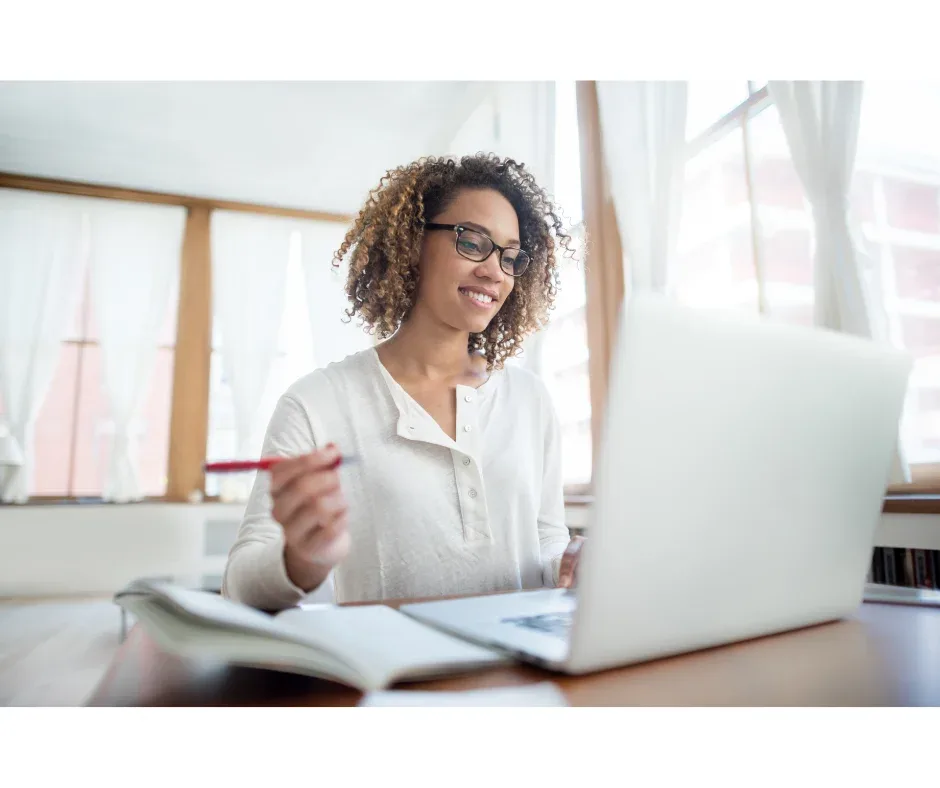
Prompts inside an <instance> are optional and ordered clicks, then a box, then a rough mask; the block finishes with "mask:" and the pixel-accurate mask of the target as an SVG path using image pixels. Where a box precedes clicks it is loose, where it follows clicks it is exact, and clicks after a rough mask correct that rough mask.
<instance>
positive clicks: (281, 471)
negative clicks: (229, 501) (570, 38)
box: [270, 444, 350, 591]
mask: <svg viewBox="0 0 940 788" xmlns="http://www.w3.org/2000/svg"><path fill="white" fill-rule="evenodd" d="M339 459H340V453H339V450H338V449H337V448H336V447H335V446H333V445H332V444H330V445H328V446H327V447H326V448H325V449H322V450H320V451H314V452H311V453H310V454H304V455H302V456H300V457H291V458H289V459H286V460H282V461H281V462H278V463H277V464H276V465H274V466H272V468H271V471H270V473H271V500H272V503H273V507H272V515H273V517H274V519H275V520H277V522H279V523H280V524H281V525H282V526H283V528H284V564H285V566H286V568H287V574H288V576H289V577H290V580H291V582H292V583H293V584H294V585H296V586H298V587H299V588H302V589H303V590H304V591H312V590H313V589H315V588H317V587H318V586H319V585H320V584H321V583H322V582H323V581H324V580H326V578H327V575H329V573H330V570H331V569H332V568H333V567H334V566H336V565H337V564H338V563H339V562H340V561H342V560H343V559H344V558H346V556H347V555H348V554H349V546H350V540H349V530H348V522H347V517H346V515H347V511H348V506H347V504H346V499H345V498H344V497H343V491H342V490H341V489H340V484H339V473H337V471H336V467H337V463H338V461H339Z"/></svg>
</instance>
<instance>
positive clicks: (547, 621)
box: [502, 612, 572, 638]
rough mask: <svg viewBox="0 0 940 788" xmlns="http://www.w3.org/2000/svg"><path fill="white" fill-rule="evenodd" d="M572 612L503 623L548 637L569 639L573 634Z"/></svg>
mask: <svg viewBox="0 0 940 788" xmlns="http://www.w3.org/2000/svg"><path fill="white" fill-rule="evenodd" d="M571 621H572V614H571V612H567V613H540V614H539V615H537V616H519V617H517V618H504V619H503V620H502V623H504V624H513V625H514V626H517V627H523V628H524V629H532V630H535V631H536V632H542V633H544V634H546V635H554V636H555V637H560V638H567V637H568V634H569V633H570V632H571Z"/></svg>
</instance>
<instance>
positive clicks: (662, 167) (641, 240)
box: [597, 82, 688, 293]
mask: <svg viewBox="0 0 940 788" xmlns="http://www.w3.org/2000/svg"><path fill="white" fill-rule="evenodd" d="M687 98H688V85H687V83H686V82H598V83H597V100H598V106H599V110H600V124H601V137H602V139H603V147H604V161H605V164H606V171H607V178H608V185H609V190H610V194H611V197H612V198H613V201H614V207H615V209H616V213H617V226H618V229H619V231H620V238H621V242H622V245H623V250H624V258H625V265H626V269H625V271H626V273H628V274H629V276H627V277H625V281H626V282H627V283H628V288H633V289H634V290H644V291H646V290H651V291H654V292H658V293H669V292H670V288H671V285H672V282H671V271H670V258H671V256H672V252H673V250H674V248H675V238H676V234H677V230H678V226H679V218H680V214H681V206H682V180H683V172H684V170H685V118H686V105H687Z"/></svg>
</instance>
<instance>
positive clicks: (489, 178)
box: [333, 153, 573, 368]
mask: <svg viewBox="0 0 940 788" xmlns="http://www.w3.org/2000/svg"><path fill="white" fill-rule="evenodd" d="M462 189H493V190H495V191H497V192H499V193H500V194H502V195H503V196H504V197H505V198H506V199H507V200H508V201H509V203H510V204H511V205H512V207H513V208H514V209H515V211H516V216H517V217H518V220H519V233H520V241H521V245H522V248H523V249H525V250H526V252H527V253H528V254H529V257H530V258H531V262H530V263H529V267H528V269H527V270H526V272H525V273H524V274H523V275H522V276H521V277H519V278H518V279H517V280H516V282H515V286H514V287H513V289H512V292H511V294H510V295H509V297H508V299H507V300H506V302H505V303H504V304H503V306H502V308H501V309H500V310H499V312H497V313H496V315H495V316H494V318H493V319H492V320H491V321H490V323H489V325H488V326H487V328H486V330H485V331H483V332H482V333H479V334H471V335H470V339H469V342H468V350H469V351H470V352H482V353H483V355H484V356H485V358H486V363H487V366H488V367H490V368H499V367H501V366H502V365H503V363H504V362H505V360H506V359H508V358H510V357H512V356H514V355H516V354H517V353H518V352H519V350H520V349H521V343H522V341H523V339H525V337H526V336H527V335H528V334H530V333H532V332H534V331H537V330H539V329H540V328H542V327H543V326H544V325H545V324H546V323H547V321H548V315H549V312H550V310H551V309H552V307H553V305H554V300H555V295H556V293H557V290H558V282H559V275H558V267H557V263H556V258H555V244H556V240H557V242H558V244H559V245H560V246H561V247H563V249H564V250H565V251H566V252H568V253H572V252H573V249H572V248H571V245H570V244H571V236H570V235H569V234H568V233H567V232H566V231H565V223H564V221H563V218H562V217H563V214H562V213H561V211H560V210H559V209H558V208H557V207H556V206H555V204H554V203H553V202H552V199H551V198H550V197H549V195H548V194H547V193H546V192H545V191H544V190H542V189H541V188H540V187H539V186H538V184H537V183H536V182H535V179H534V178H533V177H532V175H531V173H529V172H528V171H527V170H526V169H525V165H523V164H520V163H517V162H516V161H514V160H513V159H501V158H500V157H498V156H496V155H493V154H482V153H481V154H476V155H474V156H464V157H462V158H460V159H459V160H458V159H455V158H453V157H442V158H438V157H426V158H423V159H419V160H418V161H416V162H414V163H413V164H409V165H408V166H405V167H399V168H397V169H394V170H389V171H388V172H386V173H385V175H384V177H383V178H382V179H381V180H380V181H379V185H378V186H377V187H376V188H375V189H373V190H372V191H371V192H370V193H369V197H368V199H367V200H366V202H365V205H364V206H363V208H362V210H361V211H360V212H359V215H358V216H357V218H356V220H355V222H354V223H353V226H352V228H351V229H350V230H349V232H348V233H347V234H346V237H345V239H344V240H343V243H342V245H341V246H340V248H339V249H338V250H337V252H336V254H335V255H334V256H333V266H334V267H337V268H338V267H339V266H340V265H341V263H342V261H343V259H344V258H345V257H346V255H347V254H348V253H349V252H350V250H352V253H351V255H350V261H349V273H348V275H347V278H346V295H347V296H348V297H349V300H350V303H351V306H350V308H349V309H347V310H346V314H347V315H348V317H349V318H350V319H352V318H353V317H356V316H358V317H359V318H360V321H361V322H362V323H363V324H365V325H366V326H368V328H369V331H370V333H376V332H377V333H378V335H379V337H381V338H382V339H385V338H386V337H389V336H391V335H392V334H394V333H395V331H397V330H398V327H399V326H400V325H401V324H402V322H403V321H404V320H405V319H406V318H407V317H408V314H409V313H410V311H411V309H412V307H413V306H414V303H415V298H416V293H417V289H418V278H419V274H418V259H419V257H420V254H421V244H422V241H423V238H424V225H425V223H426V222H428V221H432V220H433V219H434V218H435V217H436V216H438V215H439V214H440V213H441V212H442V211H444V210H446V208H447V207H448V205H450V203H451V202H452V201H453V200H454V198H455V197H456V196H457V194H458V192H459V191H461V190H462Z"/></svg>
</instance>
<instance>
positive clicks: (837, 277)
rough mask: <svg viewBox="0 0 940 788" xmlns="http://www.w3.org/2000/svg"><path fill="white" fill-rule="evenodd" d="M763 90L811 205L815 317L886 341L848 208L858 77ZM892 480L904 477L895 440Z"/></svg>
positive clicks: (859, 92)
mask: <svg viewBox="0 0 940 788" xmlns="http://www.w3.org/2000/svg"><path fill="white" fill-rule="evenodd" d="M767 89H768V92H769V93H770V96H771V98H772V99H773V101H774V104H775V105H776V106H777V110H778V111H779V113H780V123H781V125H782V126H783V131H784V134H785V135H786V138H787V146H788V147H789V149H790V153H791V155H792V157H793V164H794V167H795V168H796V172H797V174H798V175H799V178H800V181H801V182H802V184H803V189H804V191H805V193H806V197H807V199H808V200H809V202H810V205H811V206H812V211H813V224H814V230H815V238H816V250H815V254H814V259H813V263H814V283H813V284H814V292H815V306H814V319H815V323H816V324H817V325H819V326H823V327H825V328H830V329H834V330H836V331H843V332H845V333H848V334H856V335H858V336H863V337H869V338H871V339H874V340H876V341H879V342H887V341H888V335H887V321H886V317H885V311H884V305H883V303H882V301H881V298H880V296H879V294H878V293H877V292H876V291H875V290H874V288H873V287H872V286H871V285H870V284H869V281H868V278H867V271H869V270H871V268H872V263H871V260H870V259H869V258H868V257H867V255H866V254H865V252H864V250H863V248H862V245H861V236H860V234H859V233H858V232H857V230H856V228H855V225H854V222H853V219H852V217H851V215H850V210H849V188H850V186H851V182H852V174H853V169H854V166H855V153H856V148H857V145H858V127H859V118H860V116H861V106H862V83H861V82H823V81H815V82H794V81H788V82H770V83H768V86H767ZM891 481H892V482H893V483H901V482H908V481H910V472H909V469H908V467H907V463H906V461H905V458H904V453H903V450H902V448H901V446H900V442H899V444H898V451H897V455H896V457H895V463H894V466H893V468H892V475H891Z"/></svg>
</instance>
